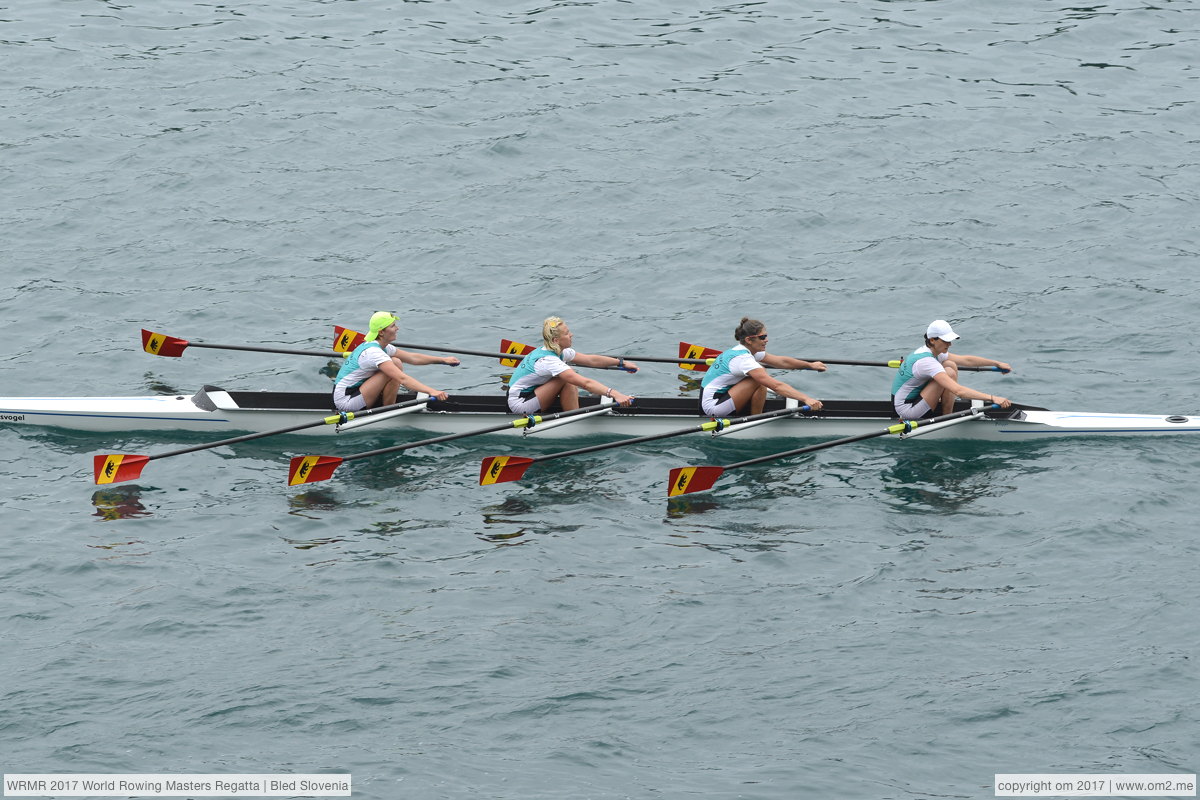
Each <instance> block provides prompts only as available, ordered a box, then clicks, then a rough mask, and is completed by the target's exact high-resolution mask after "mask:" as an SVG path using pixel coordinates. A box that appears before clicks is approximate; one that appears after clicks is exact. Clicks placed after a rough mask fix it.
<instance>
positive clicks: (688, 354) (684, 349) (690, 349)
mask: <svg viewBox="0 0 1200 800" xmlns="http://www.w3.org/2000/svg"><path fill="white" fill-rule="evenodd" d="M719 355H721V351H720V350H713V349H712V348H711V347H703V346H701V345H698V344H688V343H687V342H680V343H679V357H680V358H704V359H709V358H716V357H717V356H719ZM679 368H680V369H694V370H696V371H697V372H707V371H708V364H680V365H679Z"/></svg>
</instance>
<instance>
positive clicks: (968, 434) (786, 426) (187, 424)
mask: <svg viewBox="0 0 1200 800" xmlns="http://www.w3.org/2000/svg"><path fill="white" fill-rule="evenodd" d="M411 397H413V395H402V396H401V397H400V398H399V399H400V400H406V399H409V398H411ZM598 402H599V398H595V397H584V398H581V400H580V403H581V405H582V406H584V407H586V406H589V405H595V404H597V403H598ZM697 406H698V403H697V401H696V400H694V399H691V398H683V397H676V398H671V397H667V398H638V399H637V400H636V401H635V403H634V405H633V406H631V407H628V408H623V407H615V408H614V410H613V413H610V414H598V415H590V416H589V418H587V419H585V420H581V421H579V422H575V423H573V424H570V425H561V426H557V427H553V428H551V427H550V426H547V428H546V429H545V430H544V431H542V430H539V429H538V427H537V426H531V427H526V428H522V429H521V430H522V431H523V432H524V435H532V436H545V437H547V438H549V437H554V438H566V437H579V436H646V435H650V434H655V433H662V432H665V431H669V430H674V429H678V428H680V427H686V426H688V425H690V424H695V423H697V422H703V421H704V420H705V419H707V417H704V416H703V415H701V414H699V413H698V408H697ZM967 407H968V405H967V404H966V403H960V404H959V406H957V408H967ZM782 408H784V401H783V400H780V399H772V400H768V401H767V404H766V410H767V411H773V410H776V409H782ZM331 413H336V412H334V411H332V409H331V406H330V395H329V394H327V393H316V392H303V393H300V392H237V391H225V390H224V389H220V388H218V387H215V386H205V387H204V388H203V389H201V390H200V391H199V392H197V393H196V394H194V395H191V396H188V395H154V396H148V397H0V424H3V425H6V426H8V427H21V426H26V425H33V426H50V427H56V428H64V429H70V430H76V431H96V432H104V433H135V434H136V433H143V432H155V431H196V432H201V433H205V434H213V435H222V434H225V433H233V432H243V431H244V432H250V433H257V432H262V431H269V430H273V429H277V428H284V427H288V426H290V425H297V424H301V423H304V422H310V421H312V420H314V419H319V418H321V417H327V416H329V415H330V414H331ZM382 417H383V418H382V419H380V420H379V421H372V422H371V423H370V425H371V429H372V430H373V431H382V430H385V429H386V430H392V431H396V430H400V431H405V430H418V431H428V432H432V433H458V432H461V431H468V430H473V429H479V428H484V427H487V426H489V425H495V424H496V423H497V422H503V421H504V420H509V419H514V418H517V417H516V415H513V414H512V413H511V412H509V411H508V408H507V405H506V403H505V398H504V397H503V396H502V395H483V396H479V395H476V396H470V395H459V396H451V398H450V400H448V401H446V402H442V403H437V402H431V403H430V405H429V408H428V410H426V411H422V412H420V413H415V414H405V415H401V416H396V417H393V418H388V417H387V415H386V414H385V415H382ZM894 421H895V417H894V415H893V414H892V406H891V403H890V402H888V401H886V400H885V401H869V400H868V401H851V400H829V401H826V402H825V408H824V409H822V410H821V411H819V412H815V413H804V414H798V415H797V416H795V417H788V418H785V419H782V420H780V421H778V422H772V423H771V424H770V425H759V426H755V427H749V426H748V427H747V428H746V429H745V430H735V431H732V432H731V433H730V434H729V435H731V436H734V437H737V438H745V439H769V438H771V439H775V438H826V437H828V438H834V437H841V436H854V435H857V434H860V433H864V432H867V431H872V430H877V429H878V428H880V427H881V426H886V425H889V424H891V423H892V422H894ZM361 424H362V423H353V422H352V423H350V424H348V425H324V426H320V427H317V428H312V429H310V430H307V431H304V432H303V433H304V434H321V433H324V434H328V433H329V432H332V431H347V430H349V429H351V428H353V427H357V426H359V425H361ZM1197 432H1200V416H1195V417H1188V416H1182V415H1153V414H1105V413H1089V412H1079V411H1048V410H1046V409H1042V408H1035V407H1032V406H1018V405H1014V406H1013V407H1012V408H1011V409H1006V410H1003V411H988V412H986V413H984V414H983V415H982V416H981V417H980V418H979V419H978V420H976V421H972V422H970V423H969V424H965V425H953V426H947V427H946V428H945V429H939V430H932V431H930V433H929V436H931V437H935V438H946V439H979V440H987V441H1018V440H1028V439H1041V438H1045V437H1061V436H1114V435H1115V436H1130V435H1135V436H1145V435H1170V434H1181V433H1197ZM500 435H507V436H512V435H514V433H512V432H508V433H505V434H500Z"/></svg>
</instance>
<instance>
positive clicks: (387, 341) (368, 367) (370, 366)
mask: <svg viewBox="0 0 1200 800" xmlns="http://www.w3.org/2000/svg"><path fill="white" fill-rule="evenodd" d="M398 319H399V318H398V317H397V316H396V315H395V314H393V313H391V312H390V311H376V312H375V313H374V314H372V315H371V321H370V324H369V326H368V328H367V338H366V341H364V342H363V343H362V344H360V345H359V346H358V347H356V348H354V351H353V352H352V353H350V355H349V356H348V357H347V358H346V363H344V364H342V368H341V369H340V370H338V374H337V377H336V378H335V379H334V383H333V405H334V407H335V408H337V409H338V410H339V411H361V410H363V409H364V408H372V407H373V406H376V405H385V406H386V405H391V404H393V403H395V402H396V395H397V393H399V391H400V388H401V387H403V388H405V389H407V390H409V391H413V392H424V393H425V394H428V395H430V396H431V397H433V398H435V399H437V400H445V399H446V398H447V397H449V394H448V393H447V392H444V391H442V390H441V389H433V388H430V387H429V386H426V385H425V384H423V383H421V382H420V381H419V380H417V379H416V378H414V377H412V376H411V375H409V374H408V373H406V372H405V371H404V364H413V365H417V366H420V365H423V364H446V365H448V366H451V367H457V366H458V364H459V361H458V359H457V358H455V357H454V356H432V355H427V354H425V353H410V352H408V351H407V350H401V349H399V348H397V347H395V346H394V345H393V344H392V342H394V341H395V340H396V337H397V336H398V335H399V333H400V331H399V328H397V326H396V322H397V320H398Z"/></svg>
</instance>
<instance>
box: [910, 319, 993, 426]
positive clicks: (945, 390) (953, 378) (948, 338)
mask: <svg viewBox="0 0 1200 800" xmlns="http://www.w3.org/2000/svg"><path fill="white" fill-rule="evenodd" d="M957 338H959V336H958V334H957V333H955V332H954V330H953V329H952V328H951V327H950V323H949V322H946V320H944V319H935V320H934V321H933V322H931V323H930V324H929V327H928V328H927V329H926V330H925V346H924V347H921V348H918V349H917V350H915V351H914V352H912V353H909V354H908V355H907V356H905V357H904V360H903V361H901V362H900V369H899V370H897V371H896V377H895V379H894V380H893V381H892V403H893V404H894V405H895V407H896V413H897V414H898V415H899V416H900V419H905V420H909V419H922V418H924V417H933V416H937V415H938V414H949V413H950V412H952V411H953V410H954V401H955V400H956V399H957V398H960V397H961V398H963V399H964V400H985V401H987V402H989V403H996V404H998V405H999V406H1000V407H1001V408H1008V407H1009V406H1010V405H1012V401H1010V400H1009V399H1008V398H1007V397H1001V396H1000V395H997V394H987V393H985V392H978V391H976V390H974V389H970V388H968V387H966V386H963V385H962V384H961V383H959V382H958V368H959V367H960V366H961V367H996V368H998V369H1000V370H1002V371H1004V372H1012V367H1010V366H1009V365H1008V364H1006V363H1004V362H1003V361H996V360H995V359H992V358H984V357H983V356H968V355H961V354H958V353H955V354H954V355H951V354H950V345H951V344H952V343H953V342H954V340H955V339H957Z"/></svg>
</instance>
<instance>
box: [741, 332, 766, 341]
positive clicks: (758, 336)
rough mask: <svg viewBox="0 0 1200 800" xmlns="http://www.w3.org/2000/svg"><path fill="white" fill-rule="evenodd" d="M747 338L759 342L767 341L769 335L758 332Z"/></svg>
mask: <svg viewBox="0 0 1200 800" xmlns="http://www.w3.org/2000/svg"><path fill="white" fill-rule="evenodd" d="M746 338H747V339H748V340H753V341H757V342H765V341H766V340H767V335H766V334H765V333H758V334H755V335H754V336H747V337H746Z"/></svg>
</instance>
